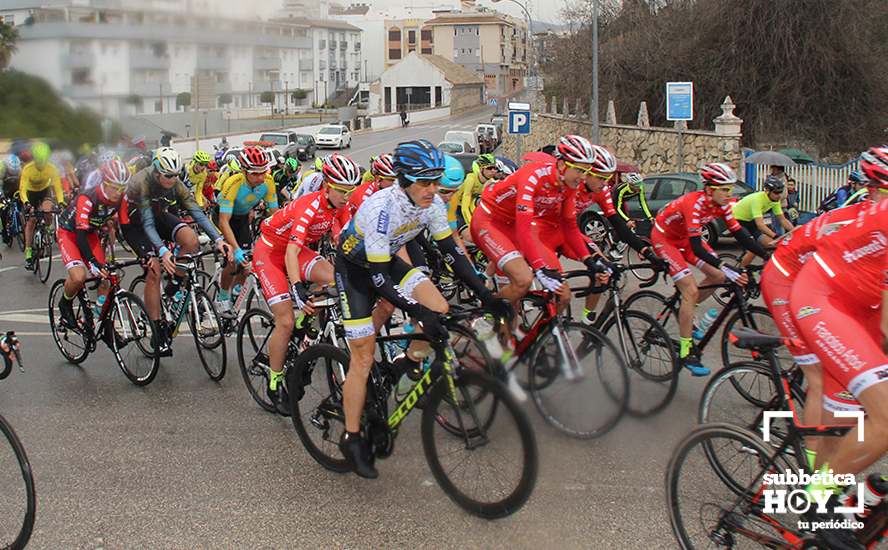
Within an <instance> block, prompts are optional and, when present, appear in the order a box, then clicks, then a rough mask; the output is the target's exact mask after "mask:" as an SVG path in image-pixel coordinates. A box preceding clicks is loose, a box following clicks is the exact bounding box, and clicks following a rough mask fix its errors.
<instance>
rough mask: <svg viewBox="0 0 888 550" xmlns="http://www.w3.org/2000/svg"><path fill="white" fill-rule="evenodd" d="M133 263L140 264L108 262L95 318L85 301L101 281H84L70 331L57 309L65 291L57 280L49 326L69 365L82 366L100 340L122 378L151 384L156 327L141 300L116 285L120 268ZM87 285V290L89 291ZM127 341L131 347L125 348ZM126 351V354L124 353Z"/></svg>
mask: <svg viewBox="0 0 888 550" xmlns="http://www.w3.org/2000/svg"><path fill="white" fill-rule="evenodd" d="M138 263H140V260H131V261H128V262H112V263H109V264H108V265H107V266H106V269H107V271H108V279H107V280H108V281H109V282H110V284H111V289H110V290H109V292H108V297H107V299H106V300H105V303H104V304H102V308H101V310H100V312H99V314H98V316H96V315H95V314H94V313H93V308H94V304H93V302H92V301H91V300H90V298H89V290H95V289H96V288H98V286H99V285H100V284H101V283H102V281H104V280H105V279H103V278H101V277H93V278H91V279H87V281H86V284H84V285H83V288H81V289H80V292H78V293H77V296H76V297H75V298H74V302H73V307H74V318H75V319H76V320H77V325H76V326H74V327H70V326H68V324H67V323H66V322H65V321H64V320H63V319H62V316H61V312H60V311H59V309H58V307H59V306H58V304H59V300H61V299H62V295H63V294H64V292H65V279H59V280H57V281H56V282H55V283H54V284H53V285H52V289H51V290H50V292H49V324H50V327H51V328H52V337H53V340H55V343H56V346H58V348H59V351H60V352H62V355H63V356H64V357H65V359H67V360H68V361H69V362H71V363H73V364H75V365H78V364H80V363H83V362H84V361H85V360H86V358H87V357H88V356H89V354H90V353H92V352H94V351H95V350H96V346H97V344H98V342H99V340H102V341H104V342H105V345H107V346H108V349H110V350H111V353H113V354H114V358H115V359H116V360H117V364H118V365H119V366H120V370H122V371H123V374H124V375H126V377H127V378H128V379H129V380H130V381H131V382H132V383H133V384H135V385H137V386H145V385H147V384H150V383H151V381H152V380H154V377H155V376H157V369H158V368H159V366H160V356H159V354H158V353H157V337H158V332H157V330H158V329H157V327H156V326H155V323H154V321H153V320H152V319H151V314H150V313H148V308H146V307H145V304H144V303H143V302H142V300H141V299H140V298H139V297H138V296H136V295H135V294H133V293H131V292H129V291H126V290H123V289H122V288H121V286H120V273H121V272H122V270H123V268H125V267H127V266H131V265H136V264H138ZM88 286H91V288H90V289H88V288H87V287H88ZM131 342H132V343H135V346H132V347H129V344H130V343H131ZM128 347H129V351H125V350H126V348H128Z"/></svg>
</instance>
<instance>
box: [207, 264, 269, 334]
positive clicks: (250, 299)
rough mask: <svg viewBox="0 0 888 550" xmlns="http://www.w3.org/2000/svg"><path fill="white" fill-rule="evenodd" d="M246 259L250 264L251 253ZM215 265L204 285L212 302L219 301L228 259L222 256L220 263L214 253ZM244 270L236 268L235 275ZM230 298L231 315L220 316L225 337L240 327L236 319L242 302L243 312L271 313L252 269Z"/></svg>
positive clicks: (241, 267) (239, 267) (240, 267)
mask: <svg viewBox="0 0 888 550" xmlns="http://www.w3.org/2000/svg"><path fill="white" fill-rule="evenodd" d="M246 258H247V261H248V262H252V261H253V255H252V253H249V252H248V253H247V254H246ZM215 265H216V269H215V271H214V272H213V275H212V277H210V279H209V282H208V283H206V288H207V289H208V291H209V294H210V298H212V299H213V301H214V302H215V301H217V300H218V299H219V289H220V288H221V287H220V283H221V281H222V271H223V270H224V269H228V259H227V258H225V257H224V256H222V259H221V261H220V259H219V254H218V253H216V260H215ZM244 269H245V268H244V267H243V266H237V270H236V274H240V273H243V272H244ZM234 288H237V287H234ZM232 298H233V300H232V303H231V312H232V315H230V316H226V315H222V331H223V332H224V333H225V336H226V337H228V336H231V335H232V334H234V333H235V332H237V329H238V326H239V325H240V322H239V321H238V317H239V313H240V309H241V306H242V305H243V304H244V300H246V307H245V311H250V310H251V309H254V308H256V307H258V308H259V309H262V310H263V311H266V312H268V313H271V308H270V307H269V305H268V302H267V301H266V300H265V295H264V294H263V293H262V285H261V284H260V283H259V276H258V275H256V273H255V272H254V271H253V270H252V269H250V270H249V271H248V272H247V279H246V281H244V284H243V285H241V291H240V292H239V293H238V294H237V295H236V296H232Z"/></svg>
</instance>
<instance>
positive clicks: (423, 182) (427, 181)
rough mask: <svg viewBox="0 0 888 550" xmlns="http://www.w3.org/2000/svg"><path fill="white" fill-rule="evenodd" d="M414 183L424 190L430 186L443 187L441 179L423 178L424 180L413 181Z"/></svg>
mask: <svg viewBox="0 0 888 550" xmlns="http://www.w3.org/2000/svg"><path fill="white" fill-rule="evenodd" d="M412 181H413V183H414V184H415V185H418V186H420V187H422V188H423V189H425V188H426V187H428V186H430V185H435V186H438V185H441V178H422V179H416V180H412Z"/></svg>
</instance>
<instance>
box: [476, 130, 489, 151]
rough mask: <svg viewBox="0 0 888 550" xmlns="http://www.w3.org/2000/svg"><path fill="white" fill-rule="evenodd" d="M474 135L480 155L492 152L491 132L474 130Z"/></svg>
mask: <svg viewBox="0 0 888 550" xmlns="http://www.w3.org/2000/svg"><path fill="white" fill-rule="evenodd" d="M475 136H476V137H477V139H478V150H479V151H480V152H481V154H482V155H483V154H484V153H492V152H493V139H492V138H493V136H492V135H491V134H488V133H487V132H484V131H476V132H475Z"/></svg>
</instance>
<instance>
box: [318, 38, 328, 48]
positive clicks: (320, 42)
mask: <svg viewBox="0 0 888 550" xmlns="http://www.w3.org/2000/svg"><path fill="white" fill-rule="evenodd" d="M326 47H327V41H326V40H318V48H319V49H321V50H323V49H324V48H326Z"/></svg>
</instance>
